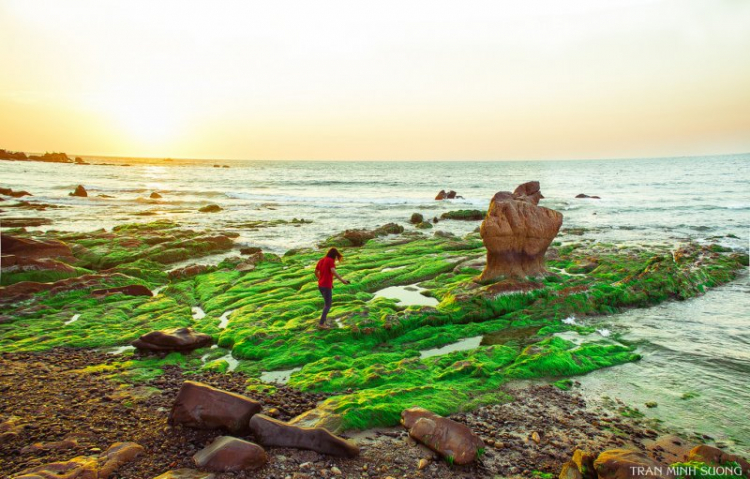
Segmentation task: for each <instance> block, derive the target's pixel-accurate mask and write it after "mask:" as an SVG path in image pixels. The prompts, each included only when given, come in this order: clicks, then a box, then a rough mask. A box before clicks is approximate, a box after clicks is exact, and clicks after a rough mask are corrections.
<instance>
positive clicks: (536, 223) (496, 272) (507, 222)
mask: <svg viewBox="0 0 750 479" xmlns="http://www.w3.org/2000/svg"><path fill="white" fill-rule="evenodd" d="M521 186H524V185H521ZM519 188H520V187H519ZM531 189H533V188H530V187H525V188H524V191H526V192H528V191H530V190H531ZM537 195H538V197H540V198H541V193H540V192H539V191H537V192H536V193H533V194H532V195H521V196H518V195H516V194H511V193H508V192H505V191H501V192H499V193H496V194H495V196H494V197H493V198H492V201H491V202H490V207H489V210H488V211H487V216H486V217H485V219H484V221H483V222H482V226H481V228H480V234H481V236H482V241H483V242H484V245H485V247H486V248H487V264H486V266H485V268H484V271H483V272H482V275H481V280H492V279H495V278H498V277H499V276H502V275H505V276H514V277H525V276H533V275H538V274H541V273H544V272H545V268H544V254H545V252H546V251H547V248H548V247H549V245H550V243H552V240H553V239H554V238H555V236H556V235H557V233H558V231H559V230H560V226H562V220H563V216H562V214H560V213H559V212H557V211H554V210H550V209H548V208H544V207H541V206H537V205H536V204H535V203H534V200H535V198H536V197H537ZM536 201H538V199H536Z"/></svg>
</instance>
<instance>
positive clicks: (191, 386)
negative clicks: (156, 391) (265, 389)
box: [169, 381, 261, 433]
mask: <svg viewBox="0 0 750 479" xmlns="http://www.w3.org/2000/svg"><path fill="white" fill-rule="evenodd" d="M260 411H261V405H260V403H259V402H257V401H253V400H252V399H250V398H248V397H245V396H241V395H239V394H235V393H231V392H227V391H222V390H221V389H216V388H213V387H211V386H209V385H208V384H203V383H198V382H194V381H185V382H184V383H183V384H182V387H181V388H180V392H179V393H178V394H177V398H176V399H175V403H174V405H173V406H172V412H171V413H170V414H169V423H170V424H182V425H184V426H187V427H192V428H196V429H216V428H224V429H227V430H229V431H232V432H234V433H245V432H247V431H248V430H249V421H250V418H251V417H253V415H255V414H258V413H259V412H260Z"/></svg>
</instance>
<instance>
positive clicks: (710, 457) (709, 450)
mask: <svg viewBox="0 0 750 479" xmlns="http://www.w3.org/2000/svg"><path fill="white" fill-rule="evenodd" d="M688 461H697V462H705V463H706V464H715V465H717V466H721V465H723V464H726V463H728V462H736V463H737V464H739V465H740V467H741V468H742V474H743V475H745V476H746V477H750V463H749V462H747V461H746V460H745V459H743V458H741V457H740V456H737V455H735V454H729V453H726V452H724V451H722V450H721V449H718V448H716V447H713V446H709V445H707V444H703V445H700V446H695V447H694V448H693V449H691V450H690V454H689V455H688Z"/></svg>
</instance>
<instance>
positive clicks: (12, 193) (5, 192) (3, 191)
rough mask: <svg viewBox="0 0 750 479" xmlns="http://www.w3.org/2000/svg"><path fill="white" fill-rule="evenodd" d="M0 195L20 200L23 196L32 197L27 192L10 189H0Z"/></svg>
mask: <svg viewBox="0 0 750 479" xmlns="http://www.w3.org/2000/svg"><path fill="white" fill-rule="evenodd" d="M0 195H5V196H12V197H13V198H21V197H23V196H34V195H32V194H31V193H29V192H28V191H25V190H22V191H13V189H12V188H0Z"/></svg>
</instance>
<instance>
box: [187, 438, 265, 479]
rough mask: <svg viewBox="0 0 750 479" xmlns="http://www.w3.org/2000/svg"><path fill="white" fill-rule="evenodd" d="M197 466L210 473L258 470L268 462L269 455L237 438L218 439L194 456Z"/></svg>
mask: <svg viewBox="0 0 750 479" xmlns="http://www.w3.org/2000/svg"><path fill="white" fill-rule="evenodd" d="M193 461H195V464H196V465H197V466H198V467H199V468H201V469H206V470H209V471H217V472H230V471H242V470H245V469H258V468H259V467H262V466H263V465H264V464H265V463H266V462H268V455H267V454H266V451H265V450H263V448H262V447H260V446H259V445H257V444H253V443H252V442H248V441H243V440H242V439H237V438H236V437H230V436H220V437H217V438H216V439H215V440H214V442H212V443H211V445H210V446H208V447H207V448H205V449H203V450H202V451H198V452H197V453H196V454H195V455H194V456H193Z"/></svg>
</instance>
